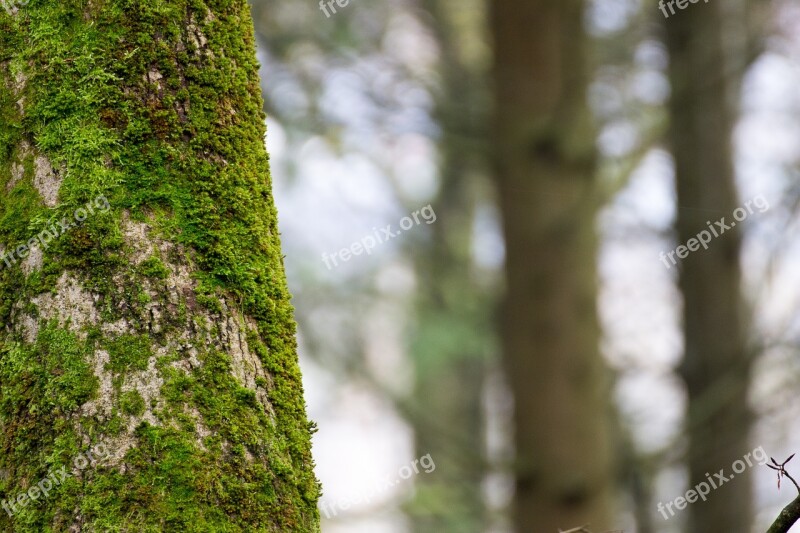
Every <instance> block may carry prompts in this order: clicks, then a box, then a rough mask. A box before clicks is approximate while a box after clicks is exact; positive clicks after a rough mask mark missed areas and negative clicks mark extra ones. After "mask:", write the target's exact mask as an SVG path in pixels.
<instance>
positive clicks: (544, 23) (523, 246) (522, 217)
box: [491, 0, 614, 532]
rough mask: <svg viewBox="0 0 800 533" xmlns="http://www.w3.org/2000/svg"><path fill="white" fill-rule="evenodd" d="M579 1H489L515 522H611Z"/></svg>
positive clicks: (532, 525)
mask: <svg viewBox="0 0 800 533" xmlns="http://www.w3.org/2000/svg"><path fill="white" fill-rule="evenodd" d="M583 10H584V3H583V2H582V1H581V0H561V1H559V2H553V1H550V0H494V1H493V2H492V22H491V24H492V31H493V34H494V39H495V53H496V59H495V69H494V77H495V80H494V81H495V86H496V104H495V105H496V106H497V117H496V135H495V141H496V144H495V146H496V149H497V153H496V158H497V165H498V185H499V191H500V202H501V210H502V213H503V218H504V221H503V223H504V231H505V237H506V254H507V255H506V275H507V296H506V301H505V304H504V315H503V318H502V322H503V342H504V355H505V360H506V365H507V371H508V377H509V378H508V379H509V381H510V384H511V387H512V390H513V394H514V397H515V415H514V417H515V426H516V437H515V443H516V448H517V465H516V466H517V476H516V501H515V504H516V510H515V521H516V528H517V531H521V532H523V531H543V532H544V531H559V528H560V529H563V530H566V529H569V528H571V527H575V526H581V525H584V524H590V525H591V528H592V530H595V531H603V530H607V529H613V527H612V524H611V522H612V493H613V483H614V476H613V471H612V470H613V468H612V459H611V457H612V452H611V446H610V437H609V427H610V416H609V414H610V410H609V409H610V408H609V401H608V395H607V385H606V381H607V379H606V378H607V375H606V371H605V368H604V364H603V361H602V358H601V356H600V353H599V349H598V338H599V333H598V321H597V311H596V295H597V282H596V235H595V216H596V214H597V198H596V196H597V195H596V187H595V161H596V156H595V148H594V139H595V137H594V130H593V128H592V124H591V117H590V113H589V110H588V109H587V103H586V89H587V75H586V72H585V68H586V41H585V34H584V28H583Z"/></svg>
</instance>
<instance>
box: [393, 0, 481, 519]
mask: <svg viewBox="0 0 800 533" xmlns="http://www.w3.org/2000/svg"><path fill="white" fill-rule="evenodd" d="M481 4H482V2H479V1H471V2H468V3H466V4H465V3H461V4H458V5H453V4H451V3H449V2H446V1H442V0H427V1H426V2H424V3H423V7H425V8H426V10H427V11H428V12H429V13H430V14H431V15H432V18H431V19H430V20H431V24H430V32H431V33H432V35H434V36H435V38H436V40H437V44H438V46H439V50H440V59H439V67H438V68H437V72H439V74H440V78H439V79H438V87H436V88H435V89H434V90H433V92H434V94H435V96H436V108H435V111H434V118H435V119H436V121H437V123H438V124H439V127H440V128H441V131H442V134H441V140H440V142H439V152H440V161H441V163H440V167H439V175H440V178H439V179H440V186H439V194H438V197H437V198H436V199H435V200H434V201H433V205H435V207H436V212H437V217H438V220H437V223H436V224H434V225H432V226H431V235H432V239H430V240H428V241H427V242H425V243H424V244H423V243H416V244H415V245H414V253H413V256H414V258H415V262H416V263H417V268H416V272H417V276H418V277H419V280H420V281H419V289H418V295H419V296H418V302H417V318H416V321H417V323H418V326H417V330H416V334H415V339H414V346H413V350H412V353H413V356H414V361H415V369H416V390H415V392H414V394H413V396H412V398H414V399H416V402H418V405H416V406H415V408H412V410H411V411H410V412H409V421H410V422H411V423H412V425H413V427H414V430H415V433H416V437H417V449H418V453H419V454H420V455H423V454H427V453H431V454H432V456H433V457H435V458H436V460H437V476H429V477H423V478H421V479H420V480H419V483H418V494H417V498H416V499H415V502H414V505H413V506H412V507H410V509H409V510H410V515H411V517H412V519H413V521H414V528H413V530H414V531H416V532H419V533H439V532H442V533H444V532H453V533H458V532H463V533H473V532H476V531H485V530H486V529H487V528H488V526H489V523H488V518H487V516H486V514H487V510H486V504H485V502H484V498H483V492H482V482H483V480H484V478H485V476H486V470H487V468H486V453H485V449H484V448H485V442H486V438H485V434H486V423H485V419H484V418H485V417H484V414H485V413H484V409H483V403H482V402H483V393H484V388H485V387H484V385H485V382H486V379H487V376H488V375H489V374H490V372H489V369H490V368H491V367H492V360H491V359H490V357H489V354H490V350H491V346H489V344H490V341H491V340H492V339H494V338H495V337H494V335H493V332H492V329H491V326H492V323H491V321H490V318H491V316H493V314H494V312H495V301H496V300H495V298H494V297H493V296H492V295H493V294H494V292H495V289H496V287H495V286H494V285H491V284H487V283H483V284H482V283H481V280H480V279H478V278H479V277H480V275H479V273H478V272H477V270H478V267H477V266H476V265H475V264H474V261H473V257H474V255H473V250H472V245H473V243H472V239H473V234H474V228H475V217H476V211H477V210H478V208H479V206H480V204H481V202H483V203H484V204H488V203H489V202H490V201H491V199H490V198H487V196H488V195H487V194H486V191H487V189H488V188H489V182H488V175H489V168H490V162H489V161H488V151H487V135H486V134H487V129H488V124H487V119H488V116H489V109H488V88H487V86H486V77H485V76H486V65H484V64H480V62H479V60H477V59H476V58H475V57H474V54H473V55H471V54H469V53H468V51H467V50H465V47H464V46H462V44H463V43H464V42H470V41H471V42H481V39H480V37H481V36H480V35H475V32H476V31H477V30H476V28H474V27H472V25H471V24H469V23H467V24H465V23H464V18H465V16H466V17H468V18H473V17H474V18H475V25H478V24H479V21H480V20H483V19H482V18H481V14H482V13H483V12H484V10H483V9H481Z"/></svg>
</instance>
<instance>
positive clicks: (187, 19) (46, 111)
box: [0, 0, 319, 532]
mask: <svg viewBox="0 0 800 533" xmlns="http://www.w3.org/2000/svg"><path fill="white" fill-rule="evenodd" d="M262 106H263V102H262V100H261V94H260V85H259V79H258V64H257V62H256V59H255V44H254V38H253V29H252V21H251V19H250V14H249V8H248V6H247V3H246V2H245V1H244V0H218V1H211V0H209V1H200V0H175V1H169V2H167V1H163V0H155V1H148V2H144V1H135V0H92V1H90V2H85V1H77V0H65V1H62V2H57V3H56V2H52V3H50V2H43V1H37V0H32V1H31V2H30V3H29V4H28V5H27V6H24V7H22V8H20V9H19V11H18V13H17V14H16V15H15V16H13V17H12V16H9V15H7V14H6V13H3V12H0V243H3V244H0V250H1V251H3V252H4V253H6V254H9V253H10V254H12V257H13V260H9V264H8V265H7V264H6V263H5V262H3V261H2V259H0V500H4V499H10V498H14V497H16V495H17V494H19V493H21V492H23V491H26V490H28V489H29V488H30V487H31V486H33V485H35V484H36V483H37V482H38V481H39V480H40V479H42V478H44V477H46V476H47V474H48V471H50V470H51V469H53V468H58V467H60V466H63V465H69V464H70V462H71V461H72V459H73V458H74V457H76V456H78V455H80V454H81V453H83V452H85V451H86V450H87V449H91V448H92V447H95V446H97V445H99V444H102V445H104V446H105V447H106V449H108V450H109V451H110V454H109V456H108V457H107V458H105V459H104V460H103V461H101V462H100V463H99V464H95V465H92V467H91V468H87V469H85V470H82V471H80V472H78V473H76V475H75V476H72V477H71V478H70V479H68V480H67V482H65V483H64V484H63V485H62V486H60V487H58V488H57V490H53V491H52V492H51V493H50V495H49V497H48V498H40V499H39V500H37V501H36V502H34V503H32V504H29V505H28V506H27V507H25V508H24V509H20V510H19V512H18V513H16V514H15V515H14V516H13V517H10V516H8V514H7V513H5V512H0V530H4V531H5V530H11V531H20V532H27V531H175V530H189V531H318V529H319V526H318V523H319V515H318V512H317V510H316V501H317V499H318V497H319V485H318V483H317V481H316V478H315V477H314V474H313V461H312V459H311V453H310V447H311V446H310V437H311V433H312V432H313V425H312V424H310V423H309V422H308V420H307V418H306V413H305V405H304V402H303V391H302V382H301V376H300V372H299V368H298V364H297V351H296V340H295V322H294V318H293V311H292V307H291V304H290V295H289V292H288V288H287V286H286V280H285V273H284V268H283V258H282V255H281V250H280V239H279V235H278V229H277V215H276V211H275V207H274V203H273V199H272V193H271V183H270V179H269V162H268V157H267V154H266V150H265V148H264V134H265V128H264V116H263V112H262ZM100 197H102V198H103V199H104V201H105V200H107V202H108V203H107V204H106V203H103V205H102V206H101V205H100V204H99V203H98V201H97V199H98V198H100ZM86 206H94V207H96V208H97V209H93V210H91V214H89V215H88V216H87V217H86V218H85V220H82V221H80V223H74V224H72V227H71V228H70V229H68V230H66V231H64V232H63V233H62V234H60V235H59V236H58V237H57V238H54V239H52V240H50V241H49V242H48V243H47V246H46V247H44V246H40V247H38V248H36V247H34V248H33V249H32V251H28V252H27V253H23V254H21V255H20V256H16V255H14V254H15V253H16V252H15V250H16V249H17V247H18V246H19V245H20V244H24V243H27V242H29V240H30V239H31V238H32V237H35V236H36V235H37V234H40V233H41V232H42V231H45V230H46V229H47V228H50V227H53V225H54V224H55V223H57V221H61V220H64V219H67V220H69V221H71V222H75V221H76V213H77V211H76V210H79V209H82V208H84V207H86ZM101 207H102V208H101ZM106 207H107V208H106ZM22 255H24V257H22ZM6 257H9V256H8V255H7V256H6Z"/></svg>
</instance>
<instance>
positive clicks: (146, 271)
mask: <svg viewBox="0 0 800 533" xmlns="http://www.w3.org/2000/svg"><path fill="white" fill-rule="evenodd" d="M139 271H140V272H141V273H142V275H144V276H148V277H151V278H157V279H166V277H167V276H169V269H168V268H167V267H166V266H165V265H164V263H163V262H162V261H161V259H160V258H158V257H155V256H154V257H150V258H148V259H145V260H144V261H142V264H141V265H139Z"/></svg>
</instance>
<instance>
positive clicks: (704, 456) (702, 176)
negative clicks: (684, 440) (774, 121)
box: [665, 3, 752, 533]
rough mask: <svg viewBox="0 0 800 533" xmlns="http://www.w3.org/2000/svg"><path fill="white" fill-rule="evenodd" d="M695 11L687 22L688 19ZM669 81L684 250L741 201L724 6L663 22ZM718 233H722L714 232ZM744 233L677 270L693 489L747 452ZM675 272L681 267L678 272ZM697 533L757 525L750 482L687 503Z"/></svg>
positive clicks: (734, 77)
mask: <svg viewBox="0 0 800 533" xmlns="http://www.w3.org/2000/svg"><path fill="white" fill-rule="evenodd" d="M687 15H689V16H687ZM665 26H666V37H667V45H668V48H669V53H670V67H669V75H670V79H671V83H672V98H671V102H670V114H671V121H670V129H669V138H670V141H671V145H672V153H673V157H674V160H675V173H676V183H677V203H678V218H677V239H678V244H686V242H687V241H688V240H689V239H691V238H694V237H696V236H697V234H698V233H699V232H701V231H703V230H706V231H708V230H709V228H708V225H709V222H710V223H711V224H714V222H715V221H717V220H720V219H721V218H722V217H725V223H726V224H730V223H731V222H732V213H733V211H734V210H735V209H736V208H737V206H738V205H739V203H738V201H737V195H736V185H735V180H734V168H733V154H732V132H733V126H734V123H735V113H734V111H733V110H734V109H735V107H734V105H733V102H732V98H731V97H732V95H733V94H735V93H736V92H737V91H736V89H737V87H738V83H739V81H740V75H741V74H740V72H741V70H740V69H733V68H726V67H731V66H736V67H738V66H739V65H740V64H741V63H740V62H735V61H734V60H733V59H735V58H731V57H730V54H728V53H727V50H728V48H726V44H725V40H724V37H723V16H722V7H721V5H720V4H714V3H709V4H708V5H703V6H702V9H697V10H694V11H692V13H685V14H684V13H680V14H679V16H675V17H670V18H669V19H668V20H667V21H666V22H665ZM714 229H715V230H719V228H718V227H717V226H714ZM740 240H741V239H740V232H739V228H738V227H732V228H731V229H728V230H725V232H724V234H723V235H721V236H720V237H719V238H715V239H713V241H712V242H711V243H710V245H709V247H708V250H704V249H702V248H701V249H699V250H698V251H696V252H692V253H689V256H688V257H687V258H686V259H684V260H682V264H681V265H680V269H681V271H680V287H681V291H682V292H683V300H684V304H683V322H684V326H683V327H684V335H685V354H684V359H683V363H682V365H681V367H680V375H681V377H682V378H683V380H684V381H685V383H686V388H687V391H688V396H689V405H688V414H687V433H688V437H689V449H688V467H689V479H688V482H689V485H694V484H696V483H699V482H701V481H704V480H705V479H706V473H707V472H711V473H713V472H718V471H719V470H720V469H721V468H725V469H726V470H728V469H729V468H730V465H731V463H732V462H733V461H734V460H736V459H737V458H741V457H742V456H743V455H744V454H746V453H747V452H748V451H749V449H750V448H749V445H748V443H749V440H748V437H749V435H748V433H749V428H750V423H751V418H752V416H751V412H750V409H749V407H748V404H747V393H748V387H749V383H750V371H751V362H750V358H749V356H748V352H747V349H746V338H745V337H746V335H745V324H744V320H743V303H742V300H741V297H740V290H741V288H740V267H739V248H740ZM672 268H675V267H672ZM688 512H689V516H690V518H689V529H688V531H689V532H690V533H714V532H719V533H738V532H741V533H745V532H749V531H750V522H751V519H752V506H751V483H750V481H749V478H744V476H742V479H736V480H735V481H733V482H728V483H726V484H725V485H724V486H722V487H721V488H720V489H719V493H716V492H715V493H714V497H713V498H709V499H708V501H707V502H704V503H702V504H699V503H698V504H695V505H691V506H689V510H688Z"/></svg>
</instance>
